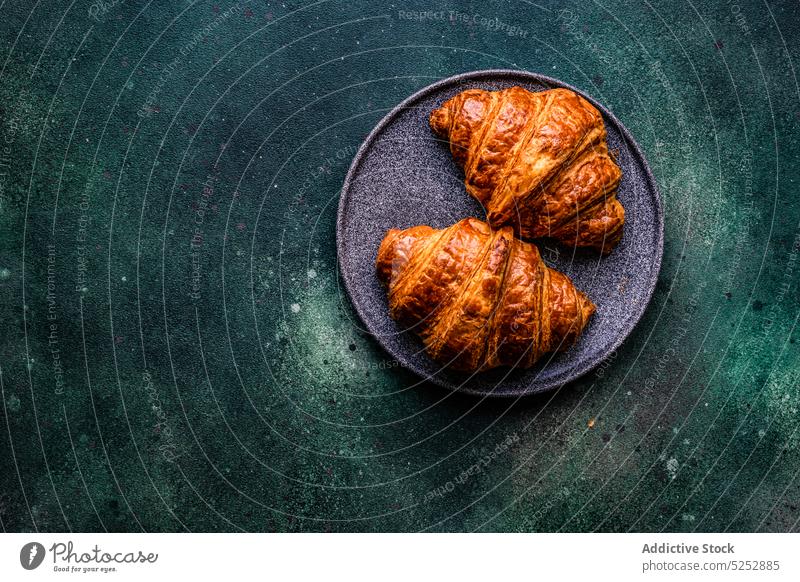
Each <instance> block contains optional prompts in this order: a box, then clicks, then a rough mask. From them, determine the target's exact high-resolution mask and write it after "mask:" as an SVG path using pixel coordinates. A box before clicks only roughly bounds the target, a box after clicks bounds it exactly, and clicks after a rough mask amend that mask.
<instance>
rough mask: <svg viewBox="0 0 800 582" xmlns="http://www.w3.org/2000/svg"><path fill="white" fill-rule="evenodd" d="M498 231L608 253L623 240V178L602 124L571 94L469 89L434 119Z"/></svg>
mask: <svg viewBox="0 0 800 582" xmlns="http://www.w3.org/2000/svg"><path fill="white" fill-rule="evenodd" d="M430 126H431V129H433V131H434V132H435V133H436V134H437V135H438V136H439V137H441V138H443V139H446V140H448V141H449V142H450V151H451V152H452V154H453V157H454V158H455V160H456V162H457V163H458V164H459V165H460V166H461V167H462V168H463V169H464V175H465V180H464V182H465V185H466V189H467V192H468V193H469V194H470V195H472V196H473V197H474V198H476V199H477V200H478V201H479V202H480V203H481V204H483V206H484V208H486V211H487V219H488V221H489V223H490V224H491V225H492V226H494V227H500V226H503V225H511V226H513V227H514V229H515V231H516V232H517V234H518V235H519V236H520V237H522V238H526V239H527V238H539V237H552V238H555V239H557V240H558V241H559V242H561V243H564V244H567V245H571V246H579V247H592V248H595V249H597V250H599V251H601V252H603V253H608V252H610V251H611V249H612V248H613V247H614V246H615V245H616V244H617V243H618V242H619V240H620V238H621V237H622V224H623V223H624V222H625V211H624V209H623V208H622V205H621V204H620V202H619V200H617V197H616V189H617V186H618V185H619V181H620V178H621V176H622V172H621V171H620V169H619V166H617V164H616V163H615V162H614V160H613V159H612V158H611V156H610V154H609V151H608V146H607V144H606V130H605V126H604V125H603V118H602V116H601V115H600V112H599V111H597V109H595V108H594V107H593V106H592V105H591V104H590V103H589V102H588V101H586V100H585V99H584V98H583V97H581V96H580V95H577V94H576V93H574V92H572V91H569V90H567V89H551V90H549V91H542V92H539V93H532V92H530V91H527V90H525V89H523V88H521V87H511V88H510V89H503V90H501V91H484V90H482V89H469V90H466V91H464V92H462V93H460V94H458V95H456V96H455V97H453V98H452V99H450V100H449V101H447V102H445V103H444V105H443V106H442V107H440V108H438V109H436V110H434V111H433V112H432V113H431V115H430Z"/></svg>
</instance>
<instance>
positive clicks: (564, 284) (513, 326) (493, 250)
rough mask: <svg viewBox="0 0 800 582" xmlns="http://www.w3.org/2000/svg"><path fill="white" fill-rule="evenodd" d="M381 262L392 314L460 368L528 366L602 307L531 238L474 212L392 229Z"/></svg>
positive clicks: (568, 339)
mask: <svg viewBox="0 0 800 582" xmlns="http://www.w3.org/2000/svg"><path fill="white" fill-rule="evenodd" d="M376 266H377V272H378V278H379V279H380V281H381V282H382V283H383V284H384V285H385V286H386V287H387V290H388V298H389V313H390V315H391V317H392V318H393V319H395V320H396V321H398V322H399V323H400V324H401V325H403V326H405V327H408V328H410V329H413V330H414V331H415V332H416V333H418V334H419V336H420V337H421V338H422V341H423V343H424V345H425V349H426V351H427V353H428V354H429V355H430V356H431V357H432V358H433V359H434V360H436V361H437V362H439V363H440V364H442V365H445V366H448V367H450V368H453V369H456V370H463V371H470V372H474V371H480V370H488V369H491V368H495V367H498V366H511V367H521V368H528V367H530V366H532V365H533V364H534V363H535V362H536V361H537V360H538V359H539V358H540V357H541V356H542V355H543V354H545V353H548V352H553V351H556V350H560V349H565V348H567V347H569V346H570V345H571V344H572V343H574V342H575V340H576V339H577V338H578V336H579V335H580V333H581V332H582V330H583V328H584V327H585V326H586V324H587V322H588V320H589V318H590V317H591V315H592V313H594V310H595V306H594V305H593V304H592V302H591V301H590V300H589V299H588V298H587V297H586V296H585V295H584V294H583V293H581V292H580V291H578V290H577V289H576V288H575V286H574V285H573V284H572V281H570V279H569V278H568V277H567V276H565V275H563V274H562V273H559V272H558V271H555V270H553V269H551V268H549V267H548V266H547V265H546V264H545V263H544V261H543V260H542V258H541V256H540V254H539V250H538V249H537V248H536V246H535V245H534V244H531V243H528V242H524V241H521V240H520V239H518V238H516V237H515V236H514V232H513V230H512V229H511V228H510V227H503V228H500V229H494V230H493V229H492V228H491V227H490V226H489V225H488V224H486V223H485V222H482V221H480V220H478V219H475V218H467V219H465V220H462V221H460V222H458V223H456V224H454V225H453V226H451V227H449V228H445V229H441V230H438V229H434V228H431V227H429V226H415V227H412V228H408V229H405V230H399V229H391V230H389V231H388V232H387V233H386V236H385V237H384V239H383V242H382V243H381V245H380V249H379V251H378V257H377V262H376Z"/></svg>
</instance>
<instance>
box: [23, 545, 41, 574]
mask: <svg viewBox="0 0 800 582" xmlns="http://www.w3.org/2000/svg"><path fill="white" fill-rule="evenodd" d="M44 554H45V551H44V546H43V545H42V544H40V543H39V542H30V543H27V544H25V545H24V546H22V549H21V550H20V551H19V563H20V564H22V567H23V568H25V569H26V570H35V569H36V568H38V567H39V566H40V565H41V564H42V562H43V561H44Z"/></svg>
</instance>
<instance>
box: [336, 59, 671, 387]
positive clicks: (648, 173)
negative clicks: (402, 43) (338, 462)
mask: <svg viewBox="0 0 800 582" xmlns="http://www.w3.org/2000/svg"><path fill="white" fill-rule="evenodd" d="M509 77H516V78H521V79H526V80H528V81H535V82H538V83H540V84H545V85H549V86H551V87H554V88H555V87H561V88H564V89H569V90H570V91H574V92H575V93H577V94H578V95H580V96H581V97H583V98H584V99H586V100H587V101H588V102H589V103H591V104H592V105H593V106H595V107H596V108H597V109H598V110H599V111H600V113H601V114H602V115H603V116H604V117H605V118H606V119H607V120H608V121H610V122H611V123H613V124H614V126H615V127H616V128H617V129H618V130H619V131H620V133H621V134H622V136H623V137H624V138H625V140H626V141H627V142H628V143H629V145H630V146H631V149H632V151H633V153H634V155H635V157H636V158H638V160H639V162H640V163H641V165H642V167H643V168H644V173H645V178H646V180H647V183H648V186H649V190H650V191H651V192H652V193H653V198H654V200H655V215H656V216H655V218H656V223H657V232H656V233H655V243H656V245H655V247H656V248H655V253H654V256H653V258H654V260H653V263H652V266H651V268H650V273H649V277H648V280H647V283H648V289H647V293H646V299H645V301H644V302H643V304H642V308H641V310H640V312H639V313H638V314H637V315H636V316H635V317H634V318H632V319H630V320H629V323H628V325H627V326H626V327H624V328H623V330H622V332H621V333H620V334H619V336H618V337H617V338H616V339H615V340H614V342H613V343H612V345H611V346H610V347H609V348H608V350H606V351H604V352H603V354H602V355H600V356H597V357H593V358H590V359H589V360H588V361H587V362H586V363H585V364H584V365H583V366H581V368H580V369H579V371H576V373H574V374H572V375H571V376H570V377H569V378H568V379H567V380H551V381H549V382H543V383H541V384H538V383H536V382H535V381H534V382H532V383H531V385H530V387H529V388H528V389H526V390H520V391H515V392H497V391H496V390H494V389H493V390H491V391H487V390H478V389H475V388H472V387H470V386H469V385H468V382H469V380H467V381H466V382H465V383H464V384H462V385H460V386H458V387H455V388H454V387H452V386H451V385H450V384H449V383H447V382H445V381H443V380H442V379H440V378H438V377H436V376H430V375H427V374H424V373H421V372H420V371H419V370H417V369H416V368H415V367H414V366H412V365H411V364H410V362H409V361H408V360H407V359H406V358H405V356H404V355H403V354H397V353H395V351H394V350H391V349H389V348H388V347H387V345H386V344H385V343H384V341H383V339H382V338H381V337H380V336H379V335H377V334H376V333H374V331H373V330H372V327H371V325H370V324H369V322H368V319H367V318H366V317H365V316H364V312H363V310H362V308H361V306H360V305H359V303H358V302H357V301H356V299H355V297H356V295H355V294H354V293H353V288H354V285H355V283H354V281H352V280H351V275H350V274H348V273H347V272H346V270H344V269H342V267H341V265H342V264H343V263H344V260H343V256H342V255H343V253H344V250H343V249H344V246H345V245H344V242H343V240H344V234H343V224H344V222H345V207H346V206H347V204H346V203H347V199H348V196H349V194H350V190H351V186H352V183H353V181H354V179H355V177H356V174H357V172H358V170H359V168H360V166H361V164H362V162H363V160H364V157H365V154H366V153H367V151H368V150H369V148H370V147H371V145H372V142H373V141H374V140H375V138H376V137H377V136H378V135H379V134H380V133H381V132H382V131H383V130H384V129H385V128H386V126H387V125H389V123H391V122H392V121H393V120H394V119H395V118H396V117H397V116H398V115H399V114H400V113H402V112H403V111H404V110H406V109H408V106H409V104H411V103H413V102H414V101H418V100H420V99H422V98H424V97H426V96H427V95H429V94H430V93H433V92H435V91H438V90H440V89H442V88H444V87H447V86H449V85H452V84H454V83H459V82H463V81H475V80H480V79H484V78H490V79H491V78H495V79H496V78H506V79H507V78H509ZM464 194H465V195H468V194H466V192H465V193H464ZM663 256H664V206H663V203H662V200H661V193H660V192H659V189H658V185H657V183H656V180H655V177H654V176H653V172H652V170H651V169H650V164H649V163H648V162H647V158H646V157H645V156H644V153H643V152H642V149H641V147H640V146H639V144H638V142H637V141H636V140H635V139H634V137H633V135H631V133H630V131H629V130H628V128H627V127H626V126H625V125H624V124H623V123H622V122H621V121H620V120H619V119H618V118H617V117H616V115H614V114H613V113H612V112H611V111H610V110H609V109H607V108H606V107H605V106H603V105H602V104H600V103H599V102H597V101H596V100H595V99H594V98H593V97H591V96H590V95H587V94H586V93H584V92H583V91H581V90H580V89H578V88H576V87H573V86H572V85H570V84H569V83H565V82H564V81H561V80H559V79H555V78H553V77H549V76H547V75H542V74H540V73H533V72H531V71H525V70H522V69H480V70H476V71H469V72H466V73H459V74H457V75H453V76H450V77H445V78H442V79H440V80H438V81H436V82H434V83H431V84H430V85H426V86H425V87H423V88H422V89H419V90H418V91H415V92H414V93H413V94H411V95H409V96H408V97H406V98H405V99H403V100H402V101H401V102H400V103H398V104H397V105H396V106H395V107H393V108H392V109H391V110H390V111H389V112H388V113H386V115H384V116H383V118H382V119H381V120H380V121H379V122H378V123H377V125H375V127H374V128H373V129H372V131H370V132H369V134H368V135H367V137H366V138H364V141H363V142H362V143H361V145H360V146H359V148H358V151H357V152H356V154H355V156H354V157H353V161H352V162H351V163H350V168H349V169H348V171H347V175H346V176H345V179H344V182H343V183H342V187H341V189H340V195H339V206H338V208H337V212H336V261H337V265H336V270H337V271H338V272H339V275H340V276H341V278H342V281H343V282H344V287H345V289H346V291H347V295H348V298H349V299H350V304H351V305H352V306H353V308H354V309H355V311H356V314H357V315H358V317H359V319H361V322H362V323H363V324H364V326H365V327H366V328H367V330H368V331H369V332H370V334H371V336H372V338H373V339H374V340H375V341H376V342H377V343H378V345H380V346H381V348H382V349H383V350H384V351H385V352H386V353H388V354H389V355H391V356H392V357H393V358H394V359H395V360H397V361H398V362H399V363H400V364H401V365H402V366H403V368H405V369H406V370H408V371H410V372H412V373H414V374H415V375H417V376H419V377H420V378H423V379H424V380H425V381H427V382H431V383H432V384H435V385H437V386H439V387H441V388H444V389H446V390H448V391H450V392H455V393H459V394H469V395H472V396H481V397H492V398H524V397H528V396H534V395H538V394H544V393H546V392H550V391H552V390H554V389H556V388H560V387H563V386H566V385H568V384H571V383H573V382H575V381H576V380H578V379H579V378H582V377H583V376H585V375H586V374H588V373H589V372H591V371H592V370H594V369H595V368H596V367H597V366H599V365H600V364H601V363H602V362H603V361H605V360H606V359H607V358H608V356H609V354H611V353H613V352H615V351H616V350H618V349H619V347H620V346H621V345H622V344H623V343H624V342H625V340H626V339H628V337H629V336H630V334H631V333H632V332H633V330H634V329H635V328H636V326H637V325H638V324H639V322H640V321H641V319H642V317H644V314H645V312H646V311H647V308H648V307H649V305H650V301H651V300H652V298H653V294H654V293H655V289H656V286H657V284H658V277H659V274H660V272H661V263H662V259H663ZM502 383H503V380H500V381H498V383H497V385H496V386H499V385H501V384H502Z"/></svg>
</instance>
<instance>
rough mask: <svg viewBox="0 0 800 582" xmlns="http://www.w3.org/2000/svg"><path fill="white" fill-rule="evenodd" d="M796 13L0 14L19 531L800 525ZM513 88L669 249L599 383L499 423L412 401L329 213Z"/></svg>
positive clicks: (218, 9) (435, 397) (458, 7)
mask: <svg viewBox="0 0 800 582" xmlns="http://www.w3.org/2000/svg"><path fill="white" fill-rule="evenodd" d="M420 10H422V11H425V10H433V11H437V14H426V15H413V14H409V11H420ZM442 10H443V11H445V12H444V14H441V15H440V14H438V11H442ZM449 11H454V13H453V18H452V21H451V17H450V14H449ZM455 12H458V14H455ZM799 16H800V10H799V9H798V6H797V3H796V2H790V1H788V0H787V1H779V2H769V3H762V2H757V1H749V0H747V1H746V0H740V3H738V4H735V3H733V2H725V1H720V0H717V1H715V2H711V3H699V4H698V3H695V4H694V6H693V5H692V4H691V3H686V4H683V3H681V4H680V5H678V3H675V2H666V1H663V2H656V3H648V2H643V3H640V2H614V3H611V4H609V3H602V4H601V3H597V2H580V3H577V2H576V3H564V4H558V3H555V2H541V3H533V2H527V1H522V0H509V1H507V2H471V3H464V2H458V3H456V2H430V3H425V2H421V3H414V4H413V5H411V4H409V5H405V4H403V5H401V4H395V5H391V4H388V3H380V2H358V1H348V2H333V1H330V2H327V1H321V2H317V3H315V4H310V3H300V2H294V1H290V2H285V3H282V4H281V3H277V4H272V3H264V2H261V1H253V2H250V3H245V2H242V3H240V4H234V3H227V2H223V1H222V0H220V1H219V2H218V4H214V3H213V2H195V3H191V2H188V1H186V0H180V1H175V2H161V3H156V2H151V3H148V4H145V3H143V2H134V1H132V0H131V1H120V2H111V1H108V2H105V3H104V4H103V5H101V3H99V2H98V3H95V4H92V3H91V2H90V0H78V1H77V2H75V3H74V4H71V3H70V2H67V1H58V2H56V1H48V2H43V3H37V4H36V6H35V7H32V3H30V2H20V1H12V2H7V3H6V4H5V5H4V8H3V11H2V22H1V23H0V31H2V33H1V34H0V37H1V38H2V40H3V45H2V52H1V53H0V63H2V65H0V66H2V68H1V69H0V107H2V110H1V111H0V114H1V115H2V123H0V150H2V148H3V147H6V148H7V149H6V150H2V151H4V152H5V153H3V154H2V156H3V157H2V159H0V186H1V187H2V191H1V197H0V322H1V323H0V326H1V327H0V330H2V334H0V370H1V371H2V372H1V373H0V379H1V383H0V384H1V388H2V402H3V406H2V415H0V458H1V459H2V465H1V467H2V470H1V471H0V524H2V527H3V529H4V530H10V531H30V530H35V529H38V530H59V531H60V530H70V529H71V530H102V529H104V528H105V529H107V530H115V531H119V530H124V531H139V530H140V529H144V530H148V531H151V530H159V531H167V530H170V531H171V530H178V531H182V530H192V531H197V530H203V531H208V530H239V529H242V530H259V531H261V530H266V531H276V530H277V531H286V530H290V531H297V530H356V531H362V530H363V531H385V530H392V531H395V530H399V531H408V530H421V529H431V530H448V531H462V530H475V529H483V530H502V531H533V530H541V531H553V530H559V529H561V530H575V531H584V530H595V529H600V530H609V531H625V530H628V529H633V530H648V531H652V530H662V529H664V530H668V531H686V530H695V529H696V530H699V531H706V530H714V531H717V530H726V529H727V530H743V531H750V530H767V531H787V530H791V529H795V530H797V528H798V520H800V511H798V503H799V502H800V479H798V472H800V433H798V432H797V427H798V412H797V411H798V406H800V388H799V387H798V384H799V383H800V357H799V355H798V344H797V337H798V333H797V330H796V324H797V318H798V315H799V314H800V309H799V308H798V305H799V304H800V303H799V302H800V290H799V288H798V283H799V282H800V204H798V202H797V192H798V187H799V184H798V179H799V178H800V160H799V159H798V145H799V144H798V140H799V136H800V132H798V122H800V109H799V108H798V105H799V104H800V87H799V86H798V76H797V71H796V67H797V64H798V62H799V61H798V58H799V57H800V43H798V40H799V39H800V34H799V31H798V27H799V26H800V21H799V20H798V17H799ZM476 17H477V18H476ZM483 17H487V18H491V19H493V20H492V22H493V23H494V25H490V24H488V23H483V24H482V23H481V18H483ZM495 18H496V19H497V20H494V19H495ZM499 23H503V25H502V26H500V24H499ZM511 27H516V28H511ZM509 31H510V32H511V33H512V34H508V32H509ZM505 67H511V68H517V67H518V68H522V69H527V70H530V71H535V72H540V73H544V74H547V75H550V76H554V77H558V78H560V79H562V80H564V81H566V82H568V83H571V84H573V85H575V86H577V87H580V88H581V89H583V90H584V91H586V92H588V93H590V94H591V95H593V96H594V97H596V98H597V99H598V100H599V101H601V102H602V103H604V104H605V105H606V106H608V107H609V109H611V110H612V111H613V112H614V113H615V114H616V115H617V116H618V117H619V118H620V119H621V120H622V122H623V123H624V124H626V125H627V127H628V128H629V129H630V130H631V131H632V133H633V134H634V135H635V136H636V138H637V139H638V141H639V143H640V144H641V146H642V148H643V150H644V151H645V153H646V155H647V157H648V159H649V161H650V163H651V165H652V168H653V171H654V173H655V176H656V178H657V181H658V183H659V186H660V188H661V193H662V196H663V199H664V205H665V211H666V234H665V238H666V241H665V242H666V247H665V255H664V263H663V267H662V270H661V277H660V280H659V284H658V288H657V290H656V293H655V295H654V298H653V301H652V303H651V305H650V308H649V309H648V311H647V313H646V315H645V317H644V319H643V320H642V322H641V323H640V325H639V326H638V328H637V329H636V330H635V332H634V333H633V335H632V336H631V337H630V339H629V340H628V341H627V342H626V343H625V344H624V346H623V347H622V348H621V349H620V350H619V351H618V353H617V354H616V356H615V357H614V359H613V360H612V361H609V362H607V363H606V364H604V365H603V367H601V368H600V369H598V370H597V371H596V372H594V373H592V374H590V375H589V376H587V377H585V378H584V379H583V380H581V381H580V382H578V383H576V384H574V385H571V386H567V387H565V388H564V389H563V390H561V391H559V392H557V393H553V394H551V395H547V396H546V397H540V398H536V399H528V400H524V401H501V402H488V401H480V400H477V399H473V398H466V397H462V396H457V395H451V394H448V393H445V392H442V391H440V390H439V389H436V388H435V387H433V386H430V385H426V384H424V383H419V381H418V379H417V378H416V377H414V376H413V375H411V374H410V373H408V372H406V371H404V370H403V369H401V368H399V367H397V365H396V364H395V363H394V362H393V361H391V360H390V359H388V357H387V355H386V354H385V353H383V352H382V351H381V349H380V348H379V347H378V346H377V345H376V344H375V342H374V341H372V340H371V338H370V337H369V336H368V335H367V334H365V333H364V332H363V331H362V329H361V326H360V324H359V322H358V320H357V318H356V317H355V314H354V312H353V310H352V308H351V307H350V304H349V302H348V299H347V297H346V295H345V294H344V293H343V289H342V287H341V283H340V280H339V278H338V276H337V269H336V260H335V248H334V247H335V237H334V221H335V212H336V207H337V202H338V195H339V187H340V185H341V183H342V180H343V178H344V175H345V173H346V171H347V168H348V165H349V163H350V160H351V159H352V156H353V154H354V152H355V149H356V148H357V147H358V145H359V144H360V143H361V141H362V140H363V138H364V137H365V135H366V134H367V133H368V132H369V130H370V129H371V128H372V127H373V126H374V125H375V123H377V121H378V120H379V119H380V118H381V117H382V116H383V115H384V114H385V113H386V111H387V110H389V109H391V108H392V107H393V106H394V105H395V104H396V103H397V102H399V101H400V100H401V99H403V98H404V97H406V96H408V95H409V94H411V93H412V92H414V91H415V90H417V89H419V88H421V87H423V86H425V85H427V84H429V83H431V82H432V81H434V80H436V79H439V78H441V77H444V76H449V75H451V74H456V73H460V72H465V71H470V70H474V69H483V68H505ZM493 452H494V453H493ZM487 455H488V456H487Z"/></svg>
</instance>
